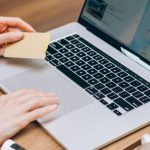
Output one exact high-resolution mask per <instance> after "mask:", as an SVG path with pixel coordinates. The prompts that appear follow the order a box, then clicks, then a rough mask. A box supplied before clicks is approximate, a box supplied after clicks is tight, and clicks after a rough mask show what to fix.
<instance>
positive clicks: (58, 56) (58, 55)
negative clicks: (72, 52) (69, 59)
mask: <svg viewBox="0 0 150 150" xmlns="http://www.w3.org/2000/svg"><path fill="white" fill-rule="evenodd" d="M54 57H55V58H56V59H59V58H62V57H63V55H62V54H60V53H57V54H55V55H54Z"/></svg>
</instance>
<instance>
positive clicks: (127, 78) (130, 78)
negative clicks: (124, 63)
mask: <svg viewBox="0 0 150 150" xmlns="http://www.w3.org/2000/svg"><path fill="white" fill-rule="evenodd" d="M124 80H125V81H126V82H132V81H134V78H132V77H131V76H127V77H125V78H124Z"/></svg>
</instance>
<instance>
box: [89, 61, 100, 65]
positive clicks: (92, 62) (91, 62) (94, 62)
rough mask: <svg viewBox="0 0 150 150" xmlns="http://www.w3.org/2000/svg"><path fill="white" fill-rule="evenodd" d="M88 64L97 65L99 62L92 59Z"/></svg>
mask: <svg viewBox="0 0 150 150" xmlns="http://www.w3.org/2000/svg"><path fill="white" fill-rule="evenodd" d="M88 64H89V65H91V66H95V65H96V64H98V62H96V61H95V60H91V61H89V62H88Z"/></svg>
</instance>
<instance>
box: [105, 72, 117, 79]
mask: <svg viewBox="0 0 150 150" xmlns="http://www.w3.org/2000/svg"><path fill="white" fill-rule="evenodd" d="M106 77H108V79H114V78H115V77H116V75H115V74H114V73H109V74H107V75H106Z"/></svg>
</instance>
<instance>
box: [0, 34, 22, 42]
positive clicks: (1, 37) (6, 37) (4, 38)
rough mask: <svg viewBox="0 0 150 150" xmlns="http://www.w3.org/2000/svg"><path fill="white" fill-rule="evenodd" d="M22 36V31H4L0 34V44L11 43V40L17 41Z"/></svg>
mask: <svg viewBox="0 0 150 150" xmlns="http://www.w3.org/2000/svg"><path fill="white" fill-rule="evenodd" d="M23 37H24V35H23V33H22V32H6V33H3V34H0V45H3V44H7V43H11V42H17V41H19V40H22V39H23Z"/></svg>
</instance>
